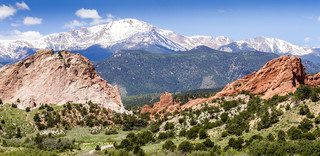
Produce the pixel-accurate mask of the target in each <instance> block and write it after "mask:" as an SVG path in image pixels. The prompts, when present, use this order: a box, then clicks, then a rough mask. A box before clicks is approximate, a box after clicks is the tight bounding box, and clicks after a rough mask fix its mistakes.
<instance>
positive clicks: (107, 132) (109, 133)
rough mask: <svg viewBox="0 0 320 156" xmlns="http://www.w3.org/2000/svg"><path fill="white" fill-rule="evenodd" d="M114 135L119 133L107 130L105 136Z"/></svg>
mask: <svg viewBox="0 0 320 156" xmlns="http://www.w3.org/2000/svg"><path fill="white" fill-rule="evenodd" d="M113 134H118V131H117V130H115V129H112V130H106V132H105V135H113Z"/></svg>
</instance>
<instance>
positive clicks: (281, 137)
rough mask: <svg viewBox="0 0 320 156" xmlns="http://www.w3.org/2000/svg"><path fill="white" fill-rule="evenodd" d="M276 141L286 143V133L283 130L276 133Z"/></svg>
mask: <svg viewBox="0 0 320 156" xmlns="http://www.w3.org/2000/svg"><path fill="white" fill-rule="evenodd" d="M278 141H279V142H285V141H286V133H285V132H284V131H283V130H280V131H279V132H278Z"/></svg>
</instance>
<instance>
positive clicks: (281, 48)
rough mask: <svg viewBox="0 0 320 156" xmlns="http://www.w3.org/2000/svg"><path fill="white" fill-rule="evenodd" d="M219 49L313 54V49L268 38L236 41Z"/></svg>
mask: <svg viewBox="0 0 320 156" xmlns="http://www.w3.org/2000/svg"><path fill="white" fill-rule="evenodd" d="M218 49H219V50H222V51H227V52H243V51H248V50H257V51H262V52H271V53H276V54H280V55H281V54H292V55H306V54H310V53H312V52H313V49H312V48H307V47H300V46H296V45H293V44H291V43H289V42H287V41H284V40H280V39H276V38H266V37H257V38H253V39H247V40H244V41H236V42H233V43H230V44H228V45H223V46H221V47H219V48H218Z"/></svg>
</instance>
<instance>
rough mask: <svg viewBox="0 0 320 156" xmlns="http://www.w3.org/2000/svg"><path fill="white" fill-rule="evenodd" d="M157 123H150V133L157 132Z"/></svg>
mask: <svg viewBox="0 0 320 156" xmlns="http://www.w3.org/2000/svg"><path fill="white" fill-rule="evenodd" d="M159 127H160V126H159V124H158V123H157V122H156V123H153V124H152V125H151V132H152V133H156V132H158V131H159Z"/></svg>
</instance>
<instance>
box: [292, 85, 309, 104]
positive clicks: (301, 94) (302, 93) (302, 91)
mask: <svg viewBox="0 0 320 156" xmlns="http://www.w3.org/2000/svg"><path fill="white" fill-rule="evenodd" d="M294 96H295V98H296V99H298V100H305V99H308V98H310V96H311V88H310V87H309V86H306V85H300V86H299V87H298V88H297V90H296V91H295V92H294Z"/></svg>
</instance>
